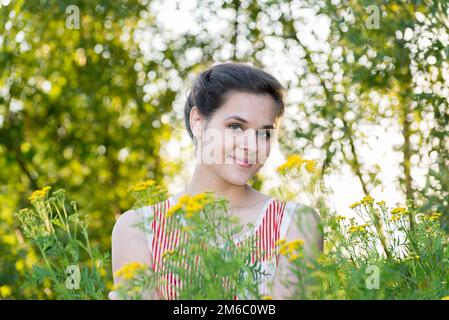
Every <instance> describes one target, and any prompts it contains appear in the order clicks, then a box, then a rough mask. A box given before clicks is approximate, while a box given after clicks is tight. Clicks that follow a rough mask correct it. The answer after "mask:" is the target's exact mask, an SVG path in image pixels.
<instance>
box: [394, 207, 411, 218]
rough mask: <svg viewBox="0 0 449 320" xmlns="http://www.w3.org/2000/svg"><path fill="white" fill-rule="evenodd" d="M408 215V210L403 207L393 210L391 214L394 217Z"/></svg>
mask: <svg viewBox="0 0 449 320" xmlns="http://www.w3.org/2000/svg"><path fill="white" fill-rule="evenodd" d="M406 213H408V210H407V209H406V208H403V207H396V208H393V209H391V214H392V215H395V214H396V215H400V216H402V215H404V214H406Z"/></svg>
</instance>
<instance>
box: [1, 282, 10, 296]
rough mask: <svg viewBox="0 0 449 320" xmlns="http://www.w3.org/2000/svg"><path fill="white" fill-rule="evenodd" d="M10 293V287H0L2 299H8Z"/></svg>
mask: <svg viewBox="0 0 449 320" xmlns="http://www.w3.org/2000/svg"><path fill="white" fill-rule="evenodd" d="M11 293H12V290H11V287H10V286H7V285H4V286H1V287H0V295H1V296H2V298H6V297H9V296H10V295H11Z"/></svg>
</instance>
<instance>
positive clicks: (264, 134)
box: [258, 130, 270, 139]
mask: <svg viewBox="0 0 449 320" xmlns="http://www.w3.org/2000/svg"><path fill="white" fill-rule="evenodd" d="M258 135H259V136H260V137H262V138H267V139H268V138H270V131H269V130H262V131H259V132H258Z"/></svg>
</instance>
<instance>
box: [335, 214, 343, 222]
mask: <svg viewBox="0 0 449 320" xmlns="http://www.w3.org/2000/svg"><path fill="white" fill-rule="evenodd" d="M335 220H336V221H337V222H338V221H342V220H346V217H345V216H341V215H337V216H335Z"/></svg>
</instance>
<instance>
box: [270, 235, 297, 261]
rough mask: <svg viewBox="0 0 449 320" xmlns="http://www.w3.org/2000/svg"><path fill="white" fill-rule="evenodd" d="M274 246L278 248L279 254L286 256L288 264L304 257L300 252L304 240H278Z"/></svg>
mask: <svg viewBox="0 0 449 320" xmlns="http://www.w3.org/2000/svg"><path fill="white" fill-rule="evenodd" d="M275 244H276V245H279V246H280V248H279V252H280V254H282V255H284V256H286V257H287V258H288V260H289V261H290V262H291V261H294V260H297V259H300V258H302V257H304V255H303V253H302V252H300V249H301V248H302V247H303V246H304V240H301V239H295V240H293V241H290V242H286V241H285V239H279V240H278V241H276V243H275Z"/></svg>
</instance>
